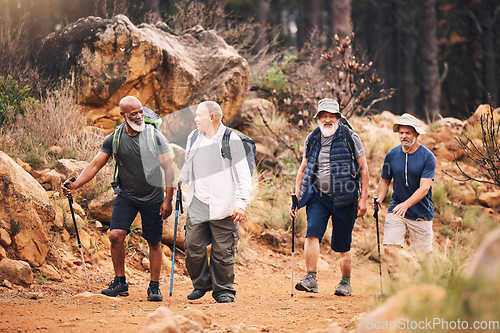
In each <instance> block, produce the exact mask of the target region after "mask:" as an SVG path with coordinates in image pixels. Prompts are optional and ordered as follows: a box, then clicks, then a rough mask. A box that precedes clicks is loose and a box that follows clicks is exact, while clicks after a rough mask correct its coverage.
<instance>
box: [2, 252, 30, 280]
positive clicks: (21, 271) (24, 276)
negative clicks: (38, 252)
mask: <svg viewBox="0 0 500 333" xmlns="http://www.w3.org/2000/svg"><path fill="white" fill-rule="evenodd" d="M4 279H7V280H9V282H11V283H14V284H17V285H20V286H28V285H30V284H31V283H33V273H32V272H31V267H30V264H28V263H27V262H26V261H21V260H11V259H7V258H5V259H2V260H1V261H0V281H3V280H4Z"/></svg>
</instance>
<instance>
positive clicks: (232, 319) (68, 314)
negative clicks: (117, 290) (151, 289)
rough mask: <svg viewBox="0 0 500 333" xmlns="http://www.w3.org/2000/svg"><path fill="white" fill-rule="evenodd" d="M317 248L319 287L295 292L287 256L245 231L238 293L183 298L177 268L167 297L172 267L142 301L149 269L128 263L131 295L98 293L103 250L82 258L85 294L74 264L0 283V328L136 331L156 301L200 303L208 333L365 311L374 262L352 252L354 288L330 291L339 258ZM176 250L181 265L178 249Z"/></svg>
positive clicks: (299, 261) (336, 322)
mask: <svg viewBox="0 0 500 333" xmlns="http://www.w3.org/2000/svg"><path fill="white" fill-rule="evenodd" d="M322 253H323V254H322V256H321V257H322V259H323V260H320V262H321V266H322V267H323V269H322V270H321V271H320V273H319V283H320V286H319V287H320V292H319V293H318V294H311V293H304V292H298V291H295V292H294V296H293V297H292V296H291V275H290V272H291V255H286V254H279V253H277V252H275V251H273V250H272V249H271V248H270V247H269V246H268V245H266V244H264V243H262V242H261V241H260V240H259V239H255V238H250V244H249V247H248V248H247V249H246V250H245V255H246V257H247V259H241V258H240V260H239V263H238V264H237V265H236V283H235V287H236V289H237V297H236V302H234V303H230V304H218V303H216V302H215V301H214V300H213V299H212V297H211V296H210V295H209V294H207V295H205V297H204V298H202V299H200V300H197V301H188V300H187V299H186V295H187V294H188V293H189V292H190V291H191V289H192V287H191V282H190V280H189V278H187V277H186V276H185V275H184V272H176V273H175V274H174V286H173V295H172V296H171V297H170V296H169V288H170V267H164V270H163V272H162V281H161V290H162V293H163V296H164V300H163V302H161V303H152V302H148V301H147V300H146V289H147V284H148V274H147V273H146V272H144V271H141V270H137V269H134V268H129V278H128V279H129V280H128V281H129V284H130V288H129V290H130V296H128V297H117V298H108V297H106V296H103V295H99V293H100V290H101V289H103V288H105V287H106V285H107V283H108V280H109V279H110V278H111V277H112V273H111V272H112V266H111V259H110V258H109V257H108V258H106V259H104V260H103V261H101V262H100V264H99V265H87V266H88V272H89V275H90V284H91V288H92V294H90V293H88V288H87V284H86V280H85V274H84V271H83V268H82V266H79V267H78V266H75V267H74V268H73V269H72V271H71V275H70V276H68V277H67V278H65V279H64V281H62V282H54V281H45V282H44V284H43V285H39V284H37V283H36V282H35V283H34V284H33V285H32V286H31V287H29V288H22V287H16V286H14V287H13V288H12V289H9V288H6V287H0V295H1V296H0V332H34V331H47V332H102V331H107V332H137V331H139V330H140V329H142V328H143V326H144V323H145V321H146V317H147V316H148V314H150V313H152V312H154V311H155V310H157V309H158V308H159V307H167V308H168V309H170V310H171V311H172V312H173V313H174V314H180V313H181V312H182V311H184V310H185V309H186V308H194V309H197V310H200V311H201V312H203V313H204V314H205V315H206V316H207V317H208V318H209V319H210V321H211V324H210V325H206V331H208V332H309V331H311V330H314V329H325V328H329V327H330V328H334V327H335V326H340V327H344V326H349V325H352V321H353V319H354V318H355V317H356V316H358V315H359V314H361V313H363V312H366V311H367V310H369V308H370V303H371V300H372V296H373V295H376V294H377V293H378V292H379V285H378V283H379V280H378V278H379V276H378V266H377V264H376V263H375V262H373V261H369V260H357V259H356V258H355V259H354V274H353V278H352V284H353V287H354V295H353V296H352V297H339V296H334V295H333V291H334V289H335V286H336V284H337V283H338V280H339V277H340V275H339V274H340V272H339V268H338V262H337V260H336V257H335V255H334V254H333V253H332V252H330V251H329V250H328V248H327V247H326V246H323V248H322ZM176 257H177V258H178V263H179V265H180V266H181V267H182V262H183V261H184V259H183V257H182V254H179V255H178V256H177V255H176ZM248 258H252V259H251V260H249V259H248ZM176 261H177V260H176ZM294 262H295V274H294V279H295V282H296V281H298V280H299V279H300V278H301V277H302V275H303V274H304V271H305V265H304V259H303V256H302V250H301V249H298V250H296V252H295V259H294ZM176 269H177V270H181V271H182V268H180V269H178V268H176Z"/></svg>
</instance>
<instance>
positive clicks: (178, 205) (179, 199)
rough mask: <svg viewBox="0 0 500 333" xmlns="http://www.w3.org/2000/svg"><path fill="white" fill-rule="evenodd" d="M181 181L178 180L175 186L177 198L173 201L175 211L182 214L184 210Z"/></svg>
mask: <svg viewBox="0 0 500 333" xmlns="http://www.w3.org/2000/svg"><path fill="white" fill-rule="evenodd" d="M181 186H182V180H179V184H178V185H177V198H176V199H175V209H176V210H179V209H180V211H181V214H184V209H182V190H181Z"/></svg>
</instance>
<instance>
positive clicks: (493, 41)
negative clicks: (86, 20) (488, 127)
mask: <svg viewBox="0 0 500 333" xmlns="http://www.w3.org/2000/svg"><path fill="white" fill-rule="evenodd" d="M1 2H2V3H3V4H2V5H1V6H0V21H2V22H3V24H2V26H3V28H2V31H1V34H2V36H1V38H0V72H1V73H2V75H3V76H7V75H11V76H12V77H13V78H14V79H16V80H19V79H28V80H31V82H30V85H31V88H32V91H33V93H36V92H37V90H38V91H39V89H36V88H37V87H36V84H37V83H36V80H33V73H32V72H30V71H29V68H33V67H35V66H36V55H37V50H38V49H39V48H40V45H41V43H42V40H43V38H45V37H46V36H47V35H48V34H49V33H51V32H54V31H59V30H61V29H62V28H63V27H64V26H66V25H67V24H69V23H72V22H74V21H76V20H78V19H79V18H81V17H86V16H90V15H94V16H100V17H102V18H110V17H113V16H115V15H117V14H125V15H126V16H128V17H129V18H130V20H131V21H132V22H133V23H134V24H136V25H138V24H140V23H141V22H146V23H156V22H157V21H158V20H163V21H165V22H166V23H167V24H169V26H170V28H172V29H174V30H178V31H182V30H184V29H186V28H189V27H192V26H194V25H196V24H200V25H202V26H203V27H204V28H205V29H214V30H217V31H218V32H219V34H221V35H222V37H224V39H225V40H226V42H228V43H229V44H231V45H233V46H235V47H237V48H238V50H239V51H240V53H242V55H243V56H244V57H246V58H247V59H249V62H250V64H251V65H252V61H251V60H252V59H251V58H253V60H254V62H253V63H254V64H255V63H258V62H259V61H262V56H263V55H265V54H267V55H269V54H273V55H274V56H275V57H274V58H273V60H272V63H273V64H274V65H275V66H276V67H275V71H278V72H280V71H282V72H284V75H286V60H287V59H289V57H291V56H296V55H300V54H301V52H303V53H304V52H305V53H307V52H317V56H318V59H319V56H320V54H322V53H323V52H326V51H328V50H329V49H332V48H334V47H335V45H333V44H334V38H333V37H334V35H335V34H337V35H338V36H339V37H340V38H341V39H342V38H343V37H345V36H351V34H352V33H354V34H355V35H354V36H355V37H354V38H353V41H354V42H353V43H354V46H355V49H356V50H357V52H358V54H359V55H361V56H363V57H366V58H368V59H370V60H372V61H373V69H374V70H375V71H376V73H377V75H378V77H379V78H380V79H381V80H382V82H381V84H382V87H383V88H384V89H386V90H389V89H391V88H393V89H395V90H394V94H393V96H392V98H390V99H386V100H381V101H380V102H379V103H378V104H377V105H375V106H374V108H375V109H378V110H380V111H382V110H390V111H391V112H393V113H394V114H402V113H404V112H411V113H413V114H416V115H417V116H420V117H421V118H424V119H427V120H429V121H432V120H436V119H437V117H438V116H439V115H441V116H453V117H457V118H462V119H463V118H466V117H468V116H470V114H471V113H472V112H474V110H475V109H476V107H477V105H479V104H482V103H485V102H489V100H488V96H490V97H491V104H492V106H493V107H496V106H497V105H498V98H499V91H498V88H497V86H498V81H499V78H500V69H499V68H498V66H497V65H496V64H497V63H498V61H499V59H500V38H499V35H500V25H499V24H495V23H496V22H497V23H498V17H499V13H500V4H499V3H498V2H496V1H494V0H458V1H457V0H420V1H416V0H408V1H398V0H384V1H375V0H358V1H351V0H307V1H301V0H272V1H271V0H225V1H222V0H211V1H200V0H196V1H188V0H175V1H163V0H92V1H88V0H71V1H62V0H2V1H1ZM186 13H189V15H186ZM303 53H302V54H303ZM278 54H279V55H280V56H281V57H280V56H278ZM259 56H260V58H259ZM287 57H288V58H287ZM252 71H253V72H254V73H255V70H254V69H253V68H252ZM278 74H279V73H278Z"/></svg>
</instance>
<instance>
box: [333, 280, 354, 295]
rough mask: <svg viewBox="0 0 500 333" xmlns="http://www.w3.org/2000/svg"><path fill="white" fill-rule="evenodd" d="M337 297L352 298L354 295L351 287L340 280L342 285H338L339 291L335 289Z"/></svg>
mask: <svg viewBox="0 0 500 333" xmlns="http://www.w3.org/2000/svg"><path fill="white" fill-rule="evenodd" d="M335 295H337V296H351V295H352V288H351V285H350V284H349V283H347V282H345V281H342V280H340V283H339V284H338V285H337V289H335Z"/></svg>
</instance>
